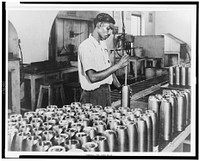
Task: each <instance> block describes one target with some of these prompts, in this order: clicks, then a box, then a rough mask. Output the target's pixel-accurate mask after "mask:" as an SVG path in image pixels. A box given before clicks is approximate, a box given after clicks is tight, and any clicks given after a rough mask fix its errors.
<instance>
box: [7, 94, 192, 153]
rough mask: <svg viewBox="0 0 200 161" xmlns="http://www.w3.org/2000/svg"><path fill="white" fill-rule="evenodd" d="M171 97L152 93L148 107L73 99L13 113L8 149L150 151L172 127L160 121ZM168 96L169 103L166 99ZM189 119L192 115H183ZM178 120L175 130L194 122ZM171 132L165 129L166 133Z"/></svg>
mask: <svg viewBox="0 0 200 161" xmlns="http://www.w3.org/2000/svg"><path fill="white" fill-rule="evenodd" d="M172 94H174V92H171V94H170V95H172ZM183 95H184V99H183V101H184V100H185V98H189V97H190V94H189V93H188V91H187V92H177V93H176V94H174V97H175V98H176V100H177V102H181V98H179V97H182V96H183ZM169 97H170V98H171V96H163V95H156V96H155V98H154V97H153V96H152V98H151V100H149V109H148V110H142V109H140V108H135V109H130V108H129V107H118V108H115V107H112V106H106V107H102V106H100V105H95V106H93V105H92V104H90V103H86V104H81V103H79V102H72V103H71V104H70V105H63V106H62V107H59V108H58V107H57V106H56V105H49V106H47V107H46V108H38V109H36V111H30V112H25V113H24V115H23V117H22V115H20V114H15V115H14V114H13V115H11V116H10V118H9V120H8V136H7V137H8V138H7V147H8V150H9V151H43V152H73V151H79V152H151V151H153V148H154V147H156V146H158V135H159V133H158V132H159V131H158V129H159V128H160V127H162V126H164V129H167V128H166V126H168V124H167V123H164V124H163V123H162V125H159V124H158V123H159V120H160V121H161V122H162V120H167V119H169V118H164V119H163V117H164V116H165V115H164V116H163V114H162V112H164V113H167V112H168V111H167V112H166V111H162V109H163V108H162V107H160V106H161V104H163V105H162V106H163V107H167V106H168V105H166V102H173V101H172V100H170V99H169ZM163 99H165V101H166V102H163V103H162V101H163ZM154 100H156V102H154ZM176 100H174V101H176ZM174 104H176V103H175V102H174ZM180 104H181V103H180ZM182 104H188V107H189V104H190V103H182ZM170 107H171V106H170ZM184 108H185V107H184ZM172 109H173V108H172ZM181 110H182V108H181V107H180V108H179V109H177V111H178V112H177V114H176V115H178V116H179V115H181V114H182V111H181ZM172 111H173V110H172ZM186 111H187V110H186ZM171 113H172V112H171ZM167 115H170V112H169V114H168V113H167ZM174 117H175V116H174ZM187 117H189V115H185V116H184V118H187ZM171 118H173V117H172V116H171ZM171 120H173V119H171ZM164 122H165V121H164ZM172 122H173V121H172ZM174 122H176V124H175V127H174V129H176V128H177V129H178V130H179V131H180V130H182V129H183V127H185V125H186V124H187V123H189V120H188V122H183V120H181V119H180V118H179V119H176V120H174ZM170 124H171V123H170ZM182 125H183V126H182ZM169 130H170V128H169V129H168V131H166V130H160V131H161V132H162V133H163V134H164V136H165V135H166V136H167V133H168V132H169ZM178 130H177V131H178Z"/></svg>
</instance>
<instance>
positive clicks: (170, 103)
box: [148, 90, 191, 141]
mask: <svg viewBox="0 0 200 161" xmlns="http://www.w3.org/2000/svg"><path fill="white" fill-rule="evenodd" d="M148 109H150V110H153V111H155V113H156V115H157V118H158V125H157V126H158V127H159V128H158V133H159V139H160V140H164V141H170V140H171V139H172V138H173V136H175V135H176V134H177V133H178V132H181V131H183V130H184V129H185V127H186V126H187V125H189V124H190V119H191V116H190V114H191V111H190V110H191V95H190V91H189V90H184V91H179V90H166V91H165V92H164V93H163V94H162V95H161V94H156V95H152V96H149V99H148Z"/></svg>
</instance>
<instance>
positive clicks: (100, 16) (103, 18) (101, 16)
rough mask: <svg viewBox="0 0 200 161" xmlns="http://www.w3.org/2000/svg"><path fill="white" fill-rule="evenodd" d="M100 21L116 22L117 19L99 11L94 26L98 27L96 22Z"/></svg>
mask: <svg viewBox="0 0 200 161" xmlns="http://www.w3.org/2000/svg"><path fill="white" fill-rule="evenodd" d="M98 22H109V23H113V24H115V20H114V19H113V18H112V17H111V16H110V15H109V14H107V13H99V14H98V15H97V16H96V18H95V19H94V26H95V27H96V24H97V23H98Z"/></svg>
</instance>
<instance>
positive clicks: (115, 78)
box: [112, 73, 121, 89]
mask: <svg viewBox="0 0 200 161" xmlns="http://www.w3.org/2000/svg"><path fill="white" fill-rule="evenodd" d="M112 75H113V84H114V85H115V87H117V89H120V88H121V83H120V82H119V80H118V79H117V76H116V75H115V73H113V74H112Z"/></svg>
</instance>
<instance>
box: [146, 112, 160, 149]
mask: <svg viewBox="0 0 200 161" xmlns="http://www.w3.org/2000/svg"><path fill="white" fill-rule="evenodd" d="M146 113H147V114H149V115H150V116H151V120H152V125H153V134H152V135H153V147H156V146H157V145H158V119H157V115H156V113H155V112H154V111H152V110H147V111H146Z"/></svg>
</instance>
